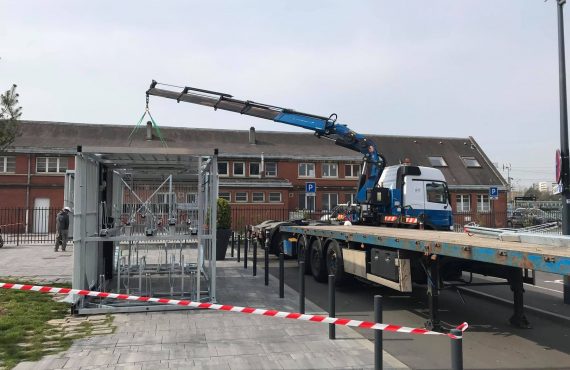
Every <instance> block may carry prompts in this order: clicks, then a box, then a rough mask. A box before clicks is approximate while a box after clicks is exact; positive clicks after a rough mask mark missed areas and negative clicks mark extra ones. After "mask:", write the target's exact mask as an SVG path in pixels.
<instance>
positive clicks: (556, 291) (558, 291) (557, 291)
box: [477, 276, 564, 294]
mask: <svg viewBox="0 0 570 370" xmlns="http://www.w3.org/2000/svg"><path fill="white" fill-rule="evenodd" d="M477 277H478V278H479V279H481V280H487V281H494V282H501V281H504V279H499V278H495V277H492V276H477ZM557 281H560V282H561V281H562V280H554V281H544V282H545V283H552V282H557ZM561 284H562V283H561ZM524 285H526V286H528V287H531V288H537V289H543V290H548V291H551V292H555V293H560V294H564V292H563V291H561V290H556V289H551V288H545V287H543V286H539V285H532V284H529V283H524Z"/></svg>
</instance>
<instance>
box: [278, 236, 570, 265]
mask: <svg viewBox="0 0 570 370" xmlns="http://www.w3.org/2000/svg"><path fill="white" fill-rule="evenodd" d="M281 230H282V231H285V232H290V233H293V234H302V235H309V236H318V237H324V238H334V239H337V240H343V241H351V242H357V243H365V244H371V245H378V246H383V247H388V248H394V249H402V250H410V251H416V252H423V253H426V254H434V255H442V256H449V257H456V258H460V259H466V260H473V261H480V262H488V263H493V264H498V265H503V266H512V267H520V268H524V269H531V270H537V271H544V272H550V273H554V274H559V275H570V248H568V247H559V246H546V245H538V244H529V243H520V242H510V241H501V240H497V239H492V238H487V237H481V236H470V235H468V234H466V233H453V232H445V231H431V230H415V229H400V228H388V227H374V226H340V225H338V226H337V225H330V226H328V225H327V226H283V227H282V228H281Z"/></svg>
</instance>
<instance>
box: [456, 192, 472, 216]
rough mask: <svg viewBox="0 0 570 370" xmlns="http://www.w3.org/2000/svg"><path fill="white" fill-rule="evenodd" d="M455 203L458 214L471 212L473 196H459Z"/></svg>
mask: <svg viewBox="0 0 570 370" xmlns="http://www.w3.org/2000/svg"><path fill="white" fill-rule="evenodd" d="M455 203H456V204H455V210H456V212H471V196H470V195H469V194H457V195H456V196H455Z"/></svg>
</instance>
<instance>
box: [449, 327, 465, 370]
mask: <svg viewBox="0 0 570 370" xmlns="http://www.w3.org/2000/svg"><path fill="white" fill-rule="evenodd" d="M449 332H450V333H451V334H453V335H455V336H457V337H458V339H453V338H451V368H452V369H453V370H463V338H462V336H463V332H462V331H461V330H459V329H451V330H450V331H449Z"/></svg>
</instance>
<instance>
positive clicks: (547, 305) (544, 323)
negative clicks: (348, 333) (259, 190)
mask: <svg viewBox="0 0 570 370" xmlns="http://www.w3.org/2000/svg"><path fill="white" fill-rule="evenodd" d="M259 263H260V265H262V264H263V260H262V259H260V261H259ZM260 267H261V266H260ZM270 273H271V274H272V275H274V276H278V269H277V261H276V259H275V257H273V256H272V261H271V265H270ZM258 275H261V276H262V275H263V270H262V269H260V270H259V271H258ZM476 279H479V280H480V281H483V280H484V279H488V280H493V279H492V278H484V277H476ZM559 279H561V277H559V276H557V275H551V274H541V273H539V274H537V284H538V285H539V287H532V286H525V289H526V293H525V304H526V305H529V306H531V307H536V308H539V309H540V310H542V311H543V313H541V312H535V311H533V310H530V309H527V310H526V315H527V318H528V320H529V321H530V322H531V324H532V325H533V328H532V329H518V328H515V327H513V326H511V325H510V324H509V323H508V319H509V317H510V316H511V315H512V306H511V305H509V304H507V303H505V302H504V301H512V294H511V291H510V289H509V287H508V286H491V287H476V288H470V289H472V290H476V291H480V292H483V293H484V294H487V295H489V296H492V297H498V298H499V299H500V300H503V301H500V300H497V299H496V298H490V297H485V296H480V295H476V294H473V293H469V292H466V291H463V292H462V293H461V294H460V293H459V292H457V290H456V289H448V290H444V291H442V292H441V295H440V307H441V311H440V312H441V320H442V322H443V323H444V325H446V326H447V327H449V328H451V327H454V326H457V325H458V324H460V323H462V322H464V321H467V322H468V323H469V329H468V331H467V332H466V334H465V336H464V343H463V346H464V347H463V351H464V368H465V369H503V370H506V369H570V306H568V305H564V304H563V303H562V293H561V292H562V285H561V284H559V283H558V282H556V281H557V280H559ZM285 282H286V284H287V285H289V286H290V287H292V288H293V289H297V287H298V270H297V262H296V261H294V260H288V261H286V263H285ZM305 286H306V296H307V299H310V300H311V301H313V302H314V303H316V304H317V305H319V306H320V307H322V308H325V309H326V307H327V305H328V289H327V285H326V284H325V283H318V282H316V281H315V280H314V279H313V277H312V276H310V275H306V279H305ZM275 292H276V294H278V287H275ZM336 294H337V296H336V312H337V317H341V316H342V317H348V318H352V319H357V320H368V321H373V299H374V298H373V297H374V295H377V294H379V295H382V296H383V307H384V310H383V315H384V322H385V323H390V324H395V325H404V326H412V327H423V325H424V323H425V321H426V320H427V317H428V309H427V301H426V299H425V297H426V295H425V294H426V292H425V288H423V287H421V286H414V292H413V293H412V294H402V293H399V292H396V291H393V290H391V289H388V288H384V287H380V286H374V285H370V284H367V283H363V282H360V281H357V280H352V281H350V282H348V283H347V284H345V285H344V286H342V287H339V288H337V293H336ZM549 312H552V313H554V314H555V315H558V316H552V315H547V314H545V313H549ZM357 330H359V331H360V332H361V333H362V334H363V335H364V336H366V337H367V338H369V339H373V335H374V334H373V333H372V331H370V330H364V329H357ZM449 341H450V340H449V339H448V338H446V337H432V336H418V335H408V334H399V333H389V332H385V333H384V349H385V350H386V351H388V352H389V353H390V354H392V355H394V356H395V357H396V358H398V359H399V360H400V361H402V362H404V363H405V364H406V365H408V366H409V367H411V368H413V369H446V368H450V356H451V355H450V343H449Z"/></svg>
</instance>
